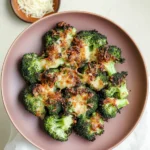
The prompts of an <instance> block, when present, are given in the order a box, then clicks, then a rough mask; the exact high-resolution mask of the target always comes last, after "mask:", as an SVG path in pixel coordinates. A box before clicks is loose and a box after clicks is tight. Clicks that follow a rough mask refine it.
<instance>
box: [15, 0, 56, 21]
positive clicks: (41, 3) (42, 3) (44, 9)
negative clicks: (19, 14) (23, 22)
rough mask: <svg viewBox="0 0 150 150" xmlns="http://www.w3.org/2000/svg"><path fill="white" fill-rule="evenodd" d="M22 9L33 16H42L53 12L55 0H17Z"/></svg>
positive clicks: (27, 14)
mask: <svg viewBox="0 0 150 150" xmlns="http://www.w3.org/2000/svg"><path fill="white" fill-rule="evenodd" d="M17 2H18V4H19V7H20V9H21V10H22V11H23V12H24V13H25V14H26V16H31V17H33V18H41V17H43V16H44V15H46V14H48V13H50V12H53V11H54V8H53V0H17Z"/></svg>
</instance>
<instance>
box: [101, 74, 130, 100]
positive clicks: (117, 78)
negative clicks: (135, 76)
mask: <svg viewBox="0 0 150 150" xmlns="http://www.w3.org/2000/svg"><path fill="white" fill-rule="evenodd" d="M126 76H127V72H124V71H123V72H121V73H119V72H117V73H115V74H113V75H112V76H110V83H109V85H108V87H107V88H106V89H103V90H102V93H103V95H104V98H106V97H116V98H119V99H124V98H126V97H127V96H128V94H129V93H128V90H127V86H126V79H125V78H126Z"/></svg>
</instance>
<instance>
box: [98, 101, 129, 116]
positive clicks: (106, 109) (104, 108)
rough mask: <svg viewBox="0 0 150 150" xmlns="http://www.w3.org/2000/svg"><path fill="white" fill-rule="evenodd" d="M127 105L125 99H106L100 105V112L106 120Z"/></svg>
mask: <svg viewBox="0 0 150 150" xmlns="http://www.w3.org/2000/svg"><path fill="white" fill-rule="evenodd" d="M128 104H129V102H128V100H127V99H116V98H106V99H105V100H103V101H101V103H100V112H101V114H102V116H103V117H104V118H106V119H110V118H114V117H116V115H117V113H118V112H120V109H121V108H123V107H125V106H127V105H128Z"/></svg>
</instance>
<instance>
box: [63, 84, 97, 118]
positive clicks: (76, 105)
mask: <svg viewBox="0 0 150 150" xmlns="http://www.w3.org/2000/svg"><path fill="white" fill-rule="evenodd" d="M65 96H66V104H65V111H66V112H67V113H68V114H72V115H75V116H76V117H81V116H89V115H90V114H92V113H93V112H95V110H96V109H97V107H98V96H97V94H96V93H95V92H94V91H92V90H91V89H89V88H87V87H85V86H83V85H80V86H76V87H73V88H70V89H66V91H65Z"/></svg>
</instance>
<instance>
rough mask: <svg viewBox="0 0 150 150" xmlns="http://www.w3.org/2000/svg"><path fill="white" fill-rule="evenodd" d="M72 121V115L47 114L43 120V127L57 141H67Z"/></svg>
mask: <svg viewBox="0 0 150 150" xmlns="http://www.w3.org/2000/svg"><path fill="white" fill-rule="evenodd" d="M73 123H74V120H73V116H71V115H68V116H61V117H60V116H57V115H53V116H49V117H47V118H46V119H45V120H44V128H45V130H46V131H47V133H48V134H49V135H50V136H51V137H52V138H54V139H55V140H59V141H67V140H68V137H69V135H70V134H71V131H72V125H73Z"/></svg>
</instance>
